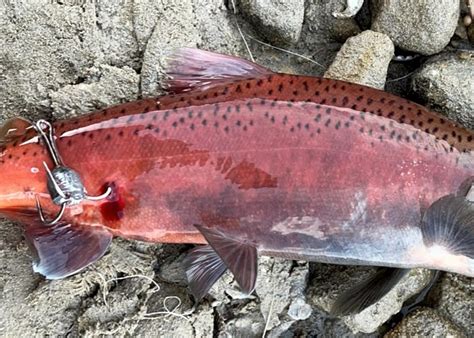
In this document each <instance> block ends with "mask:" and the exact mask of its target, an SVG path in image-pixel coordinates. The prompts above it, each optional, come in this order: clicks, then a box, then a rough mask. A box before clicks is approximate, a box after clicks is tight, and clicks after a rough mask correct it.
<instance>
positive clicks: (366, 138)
mask: <svg viewBox="0 0 474 338" xmlns="http://www.w3.org/2000/svg"><path fill="white" fill-rule="evenodd" d="M168 75H169V79H168V82H167V86H168V90H169V94H167V95H164V96H160V97H157V98H153V99H145V100H140V101H136V102H131V103H125V104H122V105H118V106H115V107H111V108H107V109H104V110H101V111H98V112H96V113H93V114H90V115H85V116H83V117H80V118H75V119H71V120H66V121H57V122H56V123H54V124H53V125H52V126H51V130H50V132H51V135H50V139H49V140H50V141H49V143H48V142H46V141H47V140H48V138H47V137H46V138H45V136H44V134H45V132H44V131H42V128H41V127H38V125H36V126H37V127H32V126H31V125H30V124H29V123H27V122H26V121H23V120H18V119H17V120H13V121H10V122H8V123H6V125H5V126H4V128H3V131H2V136H3V142H2V152H1V163H0V212H1V213H2V214H3V215H5V216H6V217H8V218H10V219H12V220H16V221H19V222H20V223H22V224H23V227H24V231H25V236H26V238H27V240H28V241H29V242H30V244H31V247H32V248H33V249H34V251H35V253H36V255H37V260H36V261H35V263H34V269H35V271H37V272H39V273H41V274H43V275H45V276H46V277H47V278H50V279H56V278H62V277H66V276H69V275H71V274H74V273H76V272H78V271H80V270H81V269H83V268H84V267H86V266H87V265H89V264H91V263H93V262H94V261H96V260H97V259H99V258H100V257H101V256H102V254H103V253H104V252H105V251H106V249H107V247H108V245H109V243H110V241H111V238H112V236H121V237H124V238H129V239H139V240H144V241H151V242H161V243H195V244H204V245H202V246H198V247H196V249H194V250H192V251H191V252H190V254H189V256H188V258H187V260H186V262H185V264H186V267H187V276H188V279H189V283H190V288H191V291H192V293H193V294H194V295H195V297H196V298H198V299H200V298H201V297H203V296H204V295H205V294H206V293H207V291H208V290H209V288H210V287H211V286H212V284H213V283H214V282H215V281H216V280H217V279H218V278H219V277H220V276H221V275H222V274H223V273H224V271H225V270H226V269H229V270H230V271H231V272H232V273H233V274H234V276H235V278H236V280H237V281H238V283H239V284H240V285H241V287H242V289H243V290H244V291H246V292H252V290H253V288H254V286H255V280H256V275H257V256H258V254H263V255H270V256H280V257H286V258H289V259H305V260H309V261H318V262H327V263H337V264H362V265H374V266H381V267H385V268H384V269H381V270H380V272H379V273H378V274H377V275H376V276H375V277H373V278H372V279H370V280H369V281H367V282H366V283H365V284H364V285H362V287H361V286H357V287H356V288H355V289H354V290H352V291H351V290H349V291H348V293H346V294H345V295H344V296H343V297H342V298H341V299H340V300H339V301H338V302H337V303H336V307H335V312H339V313H349V312H354V311H359V310H361V309H362V308H364V307H366V306H368V305H370V304H371V303H373V302H375V301H376V300H377V299H379V298H380V297H382V296H383V295H384V294H385V293H386V292H388V290H389V289H390V288H391V287H392V286H393V285H395V283H396V282H397V281H398V280H400V278H401V277H402V276H403V275H404V274H405V272H406V271H407V269H409V268H414V267H426V268H430V269H439V270H445V271H451V272H456V273H461V274H464V275H467V276H474V207H473V205H472V203H471V197H472V194H470V193H469V191H470V188H471V185H470V182H471V178H472V176H474V160H473V156H472V152H471V151H472V148H473V144H474V143H473V140H472V137H473V133H472V132H471V131H469V130H466V129H463V128H461V127H458V126H456V125H455V124H453V123H452V122H449V121H447V120H446V119H445V118H443V117H441V116H439V115H437V114H435V113H432V112H429V111H427V110H426V109H425V108H423V107H422V106H420V105H417V104H415V103H413V102H410V101H407V100H405V99H402V98H399V97H396V96H393V95H391V94H388V93H385V92H382V91H379V90H376V89H373V88H368V87H364V86H360V85H355V84H350V83H347V82H342V81H336V80H330V79H324V78H316V77H308V76H296V75H288V74H277V73H273V72H271V71H269V70H267V69H265V68H263V67H260V66H258V65H255V64H253V63H250V62H248V61H244V60H242V59H238V58H234V57H229V56H223V55H218V54H214V53H210V52H204V51H200V50H195V49H181V50H179V51H177V52H176V53H175V54H174V55H173V56H171V59H170V69H169V73H168ZM41 132H43V137H42V133H41ZM51 144H53V145H54V144H55V145H56V147H57V154H59V155H60V157H61V160H62V163H64V164H65V165H67V167H68V168H72V169H74V170H75V172H76V173H78V174H79V175H80V177H81V179H82V182H83V185H84V187H83V188H84V189H83V191H82V193H83V195H84V194H85V193H86V192H87V194H90V195H95V196H97V195H102V196H104V198H100V199H96V200H93V199H80V198H79V199H77V200H75V201H76V202H75V203H72V202H71V203H69V204H67V205H66V204H64V205H61V208H64V210H62V211H64V212H63V213H60V215H59V217H57V219H56V220H55V221H54V222H50V223H48V222H46V221H45V219H46V218H45V217H44V216H43V215H46V216H47V219H52V218H54V217H55V215H57V214H58V210H59V209H60V206H58V205H57V204H58V203H53V200H52V198H55V201H56V198H57V199H59V200H61V199H63V200H70V201H72V197H71V196H69V195H68V193H67V191H66V192H65V191H62V190H61V189H63V188H61V187H62V186H63V185H62V184H63V183H64V182H62V181H61V182H60V181H59V178H58V181H57V182H56V181H55V180H56V179H55V178H53V179H51V174H48V171H49V170H53V169H54V168H55V167H56V168H57V167H58V166H59V165H58V163H59V162H58V161H57V160H56V161H55V160H54V158H52V154H51ZM63 169H64V168H63ZM67 170H68V169H67V168H65V169H64V173H63V174H64V176H62V178H63V179H69V178H70V176H67V175H66V174H68V171H67ZM48 177H50V178H48ZM71 177H72V176H71ZM48 180H49V183H48V184H49V185H48V184H47V182H48ZM463 183H464V184H463ZM52 191H53V193H52ZM52 195H54V196H52ZM84 196H85V195H84ZM38 201H39V202H38ZM39 208H41V209H40V210H38V209H39ZM38 211H41V214H39V212H38ZM40 216H41V217H40ZM206 244H207V245H206ZM353 293H357V297H354V295H353Z"/></svg>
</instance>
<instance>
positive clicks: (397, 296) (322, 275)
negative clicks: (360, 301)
mask: <svg viewBox="0 0 474 338" xmlns="http://www.w3.org/2000/svg"><path fill="white" fill-rule="evenodd" d="M375 271H376V269H375V268H368V267H341V266H334V265H326V264H317V265H315V271H313V273H312V275H314V278H313V279H312V280H311V281H310V282H309V285H310V287H309V289H308V296H307V297H308V299H311V300H312V303H313V305H314V306H318V307H320V308H322V309H323V310H325V311H329V309H330V308H331V306H332V304H333V302H334V301H335V299H336V298H337V296H338V295H339V294H341V293H342V292H344V291H345V290H347V289H348V288H350V287H351V286H353V285H354V284H356V283H357V282H359V281H361V280H363V279H365V278H367V277H368V276H369V275H370V274H372V273H374V272H375ZM430 275H431V274H430V272H429V271H428V270H425V269H414V270H412V271H411V272H410V273H409V274H408V275H407V276H405V277H404V278H403V279H402V280H401V281H400V282H399V283H398V284H397V285H396V286H395V287H394V288H393V289H392V290H391V291H390V292H389V293H388V294H387V295H385V296H384V297H383V298H382V299H381V300H380V301H378V302H377V303H375V304H373V305H372V306H369V307H368V308H366V309H365V310H364V311H362V312H361V313H359V314H356V315H351V316H346V317H344V318H343V320H344V323H345V324H346V325H347V326H348V327H349V328H350V329H351V330H352V331H353V332H354V333H357V332H364V333H372V332H375V331H377V329H378V328H379V327H380V326H381V325H382V324H383V323H385V322H386V321H387V320H388V319H390V317H391V316H392V315H394V314H396V313H398V312H399V311H400V309H401V308H402V305H403V302H405V300H407V299H408V298H410V297H411V296H413V295H415V294H417V293H418V292H419V291H421V289H423V287H424V286H425V285H426V284H427V283H428V281H429V279H430Z"/></svg>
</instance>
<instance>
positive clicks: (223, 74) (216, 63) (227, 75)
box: [163, 48, 273, 94]
mask: <svg viewBox="0 0 474 338" xmlns="http://www.w3.org/2000/svg"><path fill="white" fill-rule="evenodd" d="M165 73H166V75H167V77H168V78H167V79H166V81H165V83H164V85H163V87H164V88H165V89H166V90H167V91H168V92H170V93H176V94H178V93H182V92H187V91H191V90H196V89H198V88H199V89H202V90H205V89H208V88H211V87H214V86H216V85H221V84H225V83H228V82H231V81H235V80H238V79H245V78H258V77H262V76H265V75H269V74H272V73H273V72H272V71H271V70H268V69H266V68H264V67H262V66H259V65H257V64H255V63H253V62H250V61H247V60H244V59H241V58H239V57H235V56H229V55H223V54H218V53H212V52H208V51H204V50H200V49H196V48H179V49H176V50H175V51H174V52H173V53H172V54H171V55H170V56H169V57H168V64H167V67H166V69H165Z"/></svg>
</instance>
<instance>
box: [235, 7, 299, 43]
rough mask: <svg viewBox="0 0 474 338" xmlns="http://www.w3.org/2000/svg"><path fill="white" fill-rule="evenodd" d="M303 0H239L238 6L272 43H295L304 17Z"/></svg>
mask: <svg viewBox="0 0 474 338" xmlns="http://www.w3.org/2000/svg"><path fill="white" fill-rule="evenodd" d="M304 6H305V4H304V0H278V1H265V0H263V1H262V0H240V1H239V8H240V9H241V10H242V13H243V14H244V15H245V16H246V17H247V19H248V20H249V21H250V22H252V23H253V24H254V25H255V26H256V27H257V28H258V30H259V31H260V32H261V33H262V34H263V35H264V36H265V37H266V38H268V39H269V40H270V41H272V42H274V43H284V44H292V43H296V42H297V41H298V39H299V37H300V34H301V28H302V26H303V19H304Z"/></svg>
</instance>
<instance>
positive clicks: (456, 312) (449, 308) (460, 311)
mask: <svg viewBox="0 0 474 338" xmlns="http://www.w3.org/2000/svg"><path fill="white" fill-rule="evenodd" d="M473 295H474V281H473V279H472V278H469V277H466V276H461V275H457V274H452V273H446V274H445V275H444V276H443V277H442V278H441V281H440V282H439V283H437V285H436V286H435V287H434V288H433V290H432V294H430V298H431V299H432V303H434V304H436V305H435V307H436V309H437V310H438V313H439V314H441V315H442V316H443V317H445V318H448V319H449V320H450V321H451V322H452V323H454V324H455V325H456V326H457V327H458V328H462V329H463V330H464V333H465V334H466V336H468V337H473V336H474V325H473V323H474V297H473Z"/></svg>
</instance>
